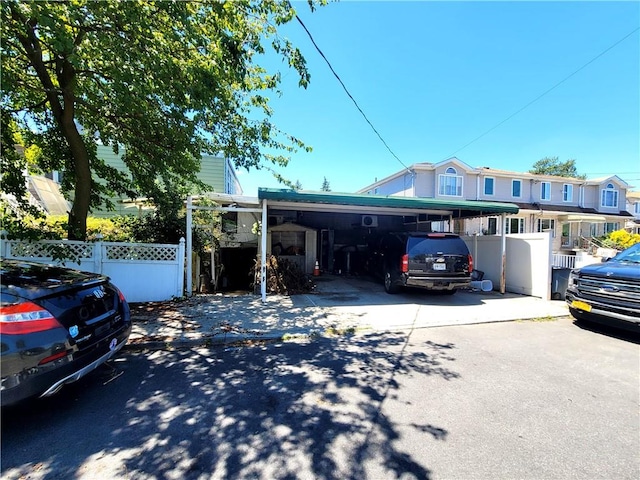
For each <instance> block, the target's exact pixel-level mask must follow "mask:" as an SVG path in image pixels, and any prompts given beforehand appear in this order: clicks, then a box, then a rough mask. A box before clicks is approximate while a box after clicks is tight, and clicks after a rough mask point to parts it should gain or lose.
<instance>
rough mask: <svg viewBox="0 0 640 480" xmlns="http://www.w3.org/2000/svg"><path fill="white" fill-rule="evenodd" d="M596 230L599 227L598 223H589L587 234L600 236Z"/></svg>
mask: <svg viewBox="0 0 640 480" xmlns="http://www.w3.org/2000/svg"><path fill="white" fill-rule="evenodd" d="M598 230H599V228H598V224H597V223H591V224H590V225H589V235H590V236H592V237H598V236H600V235H599V233H598Z"/></svg>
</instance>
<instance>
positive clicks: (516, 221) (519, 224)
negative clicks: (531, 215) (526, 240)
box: [504, 217, 524, 235]
mask: <svg viewBox="0 0 640 480" xmlns="http://www.w3.org/2000/svg"><path fill="white" fill-rule="evenodd" d="M504 233H505V234H507V235H509V234H510V233H524V218H516V217H513V218H507V219H506V220H505V222H504Z"/></svg>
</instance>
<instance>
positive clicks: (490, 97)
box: [238, 1, 640, 195]
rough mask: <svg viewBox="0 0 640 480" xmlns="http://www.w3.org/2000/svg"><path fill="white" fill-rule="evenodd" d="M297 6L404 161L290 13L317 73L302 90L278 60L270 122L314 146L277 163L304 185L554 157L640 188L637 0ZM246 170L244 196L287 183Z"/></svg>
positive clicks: (511, 166)
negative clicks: (422, 166)
mask: <svg viewBox="0 0 640 480" xmlns="http://www.w3.org/2000/svg"><path fill="white" fill-rule="evenodd" d="M294 6H295V7H296V8H297V10H298V12H299V16H300V18H301V19H302V21H303V22H304V24H305V25H306V27H307V28H308V29H309V31H310V33H311V35H312V36H313V38H314V40H315V42H316V43H317V45H318V46H319V48H320V49H321V50H322V51H323V53H324V54H325V56H326V57H327V59H328V60H329V62H330V63H331V65H332V66H333V68H334V70H335V71H336V72H337V74H338V75H339V76H340V78H341V79H342V81H343V82H344V84H345V85H346V87H347V89H348V90H349V92H350V93H351V95H352V96H353V97H354V99H355V100H356V101H357V103H358V105H359V106H360V108H361V109H362V110H363V111H364V113H365V114H366V116H367V118H368V119H369V120H370V122H371V123H372V124H373V126H374V127H375V128H376V130H377V131H378V132H379V133H380V135H381V136H382V138H383V139H384V141H385V142H386V143H387V145H388V146H389V148H390V149H391V151H392V152H393V154H395V155H396V156H397V157H398V158H399V160H400V161H398V159H396V158H395V157H394V155H393V154H392V153H391V152H390V151H389V150H388V149H387V147H386V146H385V145H384V144H383V143H382V141H380V139H379V138H378V136H377V135H376V133H375V132H374V131H373V130H372V128H371V126H370V125H369V124H368V123H367V122H366V120H365V119H364V118H363V116H362V115H361V114H360V112H359V111H358V110H357V108H356V106H355V105H354V104H353V102H352V101H351V99H350V98H349V97H348V96H347V94H346V93H345V91H344V90H343V88H342V86H341V85H340V83H339V82H338V81H337V80H336V78H335V77H334V76H333V74H332V73H331V71H330V69H329V67H328V66H327V64H326V63H325V61H324V60H323V59H322V57H321V56H320V54H319V53H318V52H317V51H316V50H315V48H314V47H313V44H312V43H311V40H310V39H309V37H308V36H307V34H306V32H305V31H304V30H303V28H302V27H301V26H300V25H299V24H298V22H297V21H295V20H294V21H293V22H292V23H290V24H288V25H286V26H285V27H284V28H283V29H281V34H282V35H283V36H286V37H287V38H289V39H290V40H291V41H293V42H294V43H295V44H296V45H297V46H298V47H300V48H301V50H302V52H303V54H304V55H305V58H306V59H307V63H308V67H309V70H310V72H311V84H310V85H309V87H308V88H307V89H306V90H305V89H303V88H299V87H298V86H297V76H296V73H295V72H293V71H288V70H287V69H286V68H285V67H284V66H281V65H278V66H279V67H281V70H282V72H283V77H284V79H283V85H282V88H283V91H284V94H283V95H282V97H279V98H278V97H276V96H272V102H271V104H272V107H273V108H274V115H273V117H272V120H273V122H274V123H275V125H277V126H278V127H279V128H280V129H281V130H283V131H285V132H287V133H289V134H292V135H294V136H296V137H298V138H300V139H301V140H303V141H304V142H305V143H306V144H307V145H310V146H311V147H312V148H313V151H312V152H311V153H307V152H298V153H295V154H293V156H292V160H291V162H290V164H289V165H288V166H287V167H286V168H284V169H279V171H280V172H281V173H282V174H283V175H284V176H285V177H287V178H289V179H290V180H292V181H293V182H295V181H296V180H298V181H299V182H300V183H301V184H302V187H303V189H308V190H319V189H320V187H321V185H322V182H323V179H324V178H325V177H326V178H327V180H328V181H329V183H330V186H331V190H332V191H334V192H355V191H356V190H358V189H360V188H363V187H365V186H367V185H369V184H371V183H373V182H374V181H375V179H376V178H377V179H382V178H384V177H386V176H388V175H391V174H393V173H395V172H397V171H399V170H402V169H404V167H403V164H404V165H406V166H410V165H411V164H414V163H419V162H432V163H437V162H440V161H442V160H445V159H447V158H449V157H451V156H456V157H457V158H459V159H460V160H462V161H463V162H465V163H467V164H468V165H470V166H472V167H481V166H487V167H492V168H498V169H503V170H510V171H518V172H525V171H527V170H529V169H530V168H531V166H532V165H533V164H534V163H535V162H536V161H537V160H539V159H541V158H543V157H554V156H557V157H559V159H560V160H561V161H565V160H568V159H575V160H576V164H577V168H578V171H579V172H580V173H584V174H586V175H587V176H588V177H589V178H597V177H603V176H608V175H614V174H615V175H618V176H620V177H621V178H622V179H623V180H625V181H627V182H628V183H629V184H630V185H631V186H633V187H636V188H635V189H636V190H640V120H639V117H640V74H639V73H640V31H638V28H639V27H640V3H638V2H631V1H630V2H546V1H537V2H517V1H512V2H372V1H369V2H362V1H359V2H356V1H342V2H338V3H330V4H328V5H327V6H325V7H321V8H319V9H317V10H316V11H315V12H313V13H311V12H310V11H309V8H308V7H307V4H306V2H296V3H294ZM634 31H635V32H634ZM632 32H634V33H632ZM629 34H631V35H630V36H629V37H628V38H626V39H625V40H623V41H621V42H620V43H618V44H617V45H615V46H614V47H613V48H610V47H612V46H613V45H614V44H616V43H617V42H619V41H620V40H621V39H623V38H624V37H625V36H627V35H629ZM609 48H610V50H608V51H607V52H606V53H604V54H603V52H605V51H606V50H607V49H609ZM567 77H570V78H567ZM565 79H566V80H565ZM563 80H564V81H563ZM558 84H559V85H558ZM556 85H557V86H556ZM554 86H556V87H555V88H553V87H554ZM550 89H552V90H551V91H548V90H550ZM545 92H548V93H545ZM541 95H542V96H541ZM540 96H541V97H540ZM538 97H540V98H539V99H538V100H536V101H535V102H533V103H531V104H530V105H528V104H529V103H530V102H532V101H533V100H535V99H537V98H538ZM527 105H528V106H527ZM525 106H527V107H526V108H524V110H522V111H520V112H519V113H517V114H516V115H514V114H515V113H516V112H518V111H519V110H521V109H522V108H523V107H525ZM512 115H514V116H513V117H512V118H510V119H508V118H509V117H511V116H512ZM507 119H508V120H507ZM505 120H506V121H505ZM501 122H504V123H502V124H501ZM499 124H501V125H499ZM497 125H499V126H497ZM496 126H497V127H496ZM493 127H496V128H495V129H493ZM491 129H493V130H491ZM489 130H491V131H490V132H488V131H489ZM486 132H488V133H486ZM485 133H486V135H485ZM478 137H481V138H479V139H478ZM476 139H477V140H476ZM474 140H475V141H474ZM470 142H471V143H470ZM400 162H402V163H400ZM238 173H239V179H240V182H241V184H242V187H243V189H244V194H245V195H256V194H257V189H258V187H281V185H280V184H278V183H277V181H276V180H275V179H273V177H272V176H271V174H269V173H267V172H266V171H255V170H251V172H249V173H247V172H246V170H243V171H239V172H238Z"/></svg>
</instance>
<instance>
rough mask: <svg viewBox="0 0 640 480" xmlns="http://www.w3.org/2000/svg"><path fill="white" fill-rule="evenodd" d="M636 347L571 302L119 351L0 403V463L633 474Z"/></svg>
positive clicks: (193, 470) (165, 473)
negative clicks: (107, 364) (463, 321)
mask: <svg viewBox="0 0 640 480" xmlns="http://www.w3.org/2000/svg"><path fill="white" fill-rule="evenodd" d="M639 360H640V347H639V346H638V344H637V343H634V342H632V341H629V340H628V339H620V338H614V337H611V336H607V335H602V334H600V333H596V332H593V331H589V330H585V329H582V328H579V327H578V326H576V325H574V324H573V323H572V322H571V321H570V320H569V319H560V320H556V321H547V322H511V323H497V324H484V325H469V326H454V327H438V328H429V329H420V330H415V331H410V332H403V333H385V334H383V333H371V334H369V335H362V336H355V337H347V338H335V339H322V340H318V341H315V342H312V343H308V344H294V343H285V344H271V345H267V346H256V347H251V348H243V349H233V350H223V349H212V350H208V349H198V350H185V351H173V352H162V351H158V352H153V353H144V352H137V353H136V352H128V353H126V354H125V355H123V356H121V357H120V358H119V359H118V361H117V362H116V363H115V366H116V368H117V371H118V372H122V374H121V376H119V377H117V378H113V379H112V376H111V372H108V371H107V370H101V371H98V372H96V375H92V376H89V377H87V378H85V379H83V380H82V381H81V382H78V383H77V384H75V385H72V386H69V387H67V388H65V389H63V391H62V392H60V394H59V395H57V396H55V397H53V398H51V399H46V400H44V401H35V402H31V403H29V404H26V405H24V406H21V407H18V408H11V409H5V410H3V412H2V432H1V433H2V456H1V461H2V464H1V473H2V478H3V479H18V478H22V477H24V478H30V479H44V478H46V479H52V478H65V479H66V478H77V479H89V478H92V479H96V478H134V479H147V478H158V479H159V478H167V479H171V478H176V479H183V478H184V479H201V478H202V479H204V478H265V479H267V478H269V479H271V478H314V479H317V478H323V479H332V478H336V479H337V478H340V479H344V478H353V479H365V478H369V479H378V478H385V479H386V478H417V479H427V478H434V479H449V478H461V479H462V478H463V479H472V478H483V479H486V478H501V479H503V478H504V479H506V478H530V479H545V478H548V479H564V478H566V479H573V478H580V479H582V478H584V479H591V478H611V479H612V478H615V479H625V478H629V479H636V478H638V476H639V474H640V471H639V459H638V452H639V451H640V445H639V438H640V436H639V428H640V427H639V426H640V422H639V420H640V419H639V414H638V403H639V398H638V397H639V391H638V390H639V389H638V378H639V376H640V372H639V368H640V367H639V364H640V362H639Z"/></svg>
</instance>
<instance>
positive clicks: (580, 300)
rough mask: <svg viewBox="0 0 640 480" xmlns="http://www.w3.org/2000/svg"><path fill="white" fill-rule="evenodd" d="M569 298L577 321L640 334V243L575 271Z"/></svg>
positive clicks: (567, 296)
mask: <svg viewBox="0 0 640 480" xmlns="http://www.w3.org/2000/svg"><path fill="white" fill-rule="evenodd" d="M565 298H566V301H567V303H568V304H569V312H571V315H573V317H574V318H575V319H577V320H586V321H591V322H598V323H603V324H608V325H610V326H614V327H618V328H623V329H625V330H631V331H634V332H640V243H637V244H635V245H633V246H632V247H629V248H627V249H626V250H624V251H622V252H620V253H618V254H617V255H616V256H615V257H613V258H611V259H609V260H608V261H605V262H603V263H596V264H594V265H587V266H586V267H582V268H578V269H575V270H573V271H572V272H571V274H570V275H569V285H568V288H567V294H566V297H565Z"/></svg>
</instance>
